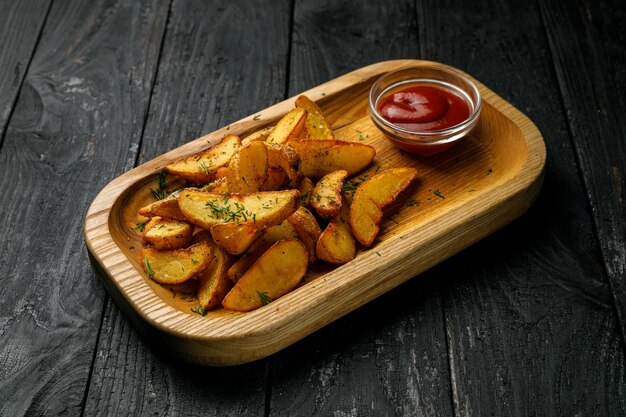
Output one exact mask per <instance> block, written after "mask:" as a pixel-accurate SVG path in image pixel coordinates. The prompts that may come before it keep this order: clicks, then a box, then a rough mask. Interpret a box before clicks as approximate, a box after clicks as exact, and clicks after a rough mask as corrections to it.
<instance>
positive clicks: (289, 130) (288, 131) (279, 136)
mask: <svg viewBox="0 0 626 417" xmlns="http://www.w3.org/2000/svg"><path fill="white" fill-rule="evenodd" d="M306 115H307V112H306V110H304V109H297V108H296V109H293V110H291V111H290V112H289V113H287V114H286V115H285V116H283V118H282V119H280V120H279V121H278V123H277V124H276V127H275V128H274V129H273V130H272V132H271V133H270V135H269V136H268V138H267V142H268V143H278V144H283V143H287V142H289V141H290V140H291V139H295V138H298V137H300V133H301V132H302V130H303V129H304V124H305V122H306Z"/></svg>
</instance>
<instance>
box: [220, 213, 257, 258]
mask: <svg viewBox="0 0 626 417" xmlns="http://www.w3.org/2000/svg"><path fill="white" fill-rule="evenodd" d="M262 232H263V229H259V228H258V227H257V225H256V224H255V223H254V222H252V221H250V222H246V223H232V222H231V223H218V224H214V225H213V226H211V236H213V240H214V241H215V243H216V244H217V245H218V246H219V247H221V248H223V249H224V250H225V251H226V252H228V253H230V254H233V255H240V254H242V253H244V252H245V251H246V249H248V247H249V246H250V245H251V244H252V242H254V241H255V240H256V238H257V237H259V236H260V235H261V233H262Z"/></svg>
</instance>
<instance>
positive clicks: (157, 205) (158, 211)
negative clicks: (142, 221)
mask: <svg viewBox="0 0 626 417" xmlns="http://www.w3.org/2000/svg"><path fill="white" fill-rule="evenodd" d="M180 191H181V190H178V191H174V192H173V193H172V194H170V195H169V196H167V197H165V198H164V199H162V200H157V201H155V202H153V203H150V204H148V205H147V206H144V207H142V208H140V209H139V210H138V211H137V214H139V215H141V216H145V217H154V216H159V217H167V218H170V219H174V220H186V218H185V215H184V214H183V213H182V212H181V211H180V208H179V207H178V196H179V195H180Z"/></svg>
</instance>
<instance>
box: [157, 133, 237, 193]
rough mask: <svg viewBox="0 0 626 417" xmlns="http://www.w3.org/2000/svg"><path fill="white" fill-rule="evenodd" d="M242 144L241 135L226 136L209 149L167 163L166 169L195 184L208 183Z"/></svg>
mask: <svg viewBox="0 0 626 417" xmlns="http://www.w3.org/2000/svg"><path fill="white" fill-rule="evenodd" d="M240 145H241V140H240V139H239V137H237V136H235V135H230V136H226V137H225V138H224V139H222V141H221V142H220V143H218V144H217V145H215V146H214V147H212V148H211V149H209V150H206V151H204V152H200V153H197V154H195V155H192V156H188V157H186V158H184V159H181V160H180V161H176V162H173V163H171V164H169V165H167V166H166V167H165V171H167V172H168V173H170V174H174V175H177V176H178V177H180V178H182V179H184V180H186V181H189V182H190V183H193V184H206V183H208V182H211V181H213V180H214V179H215V176H216V174H217V170H218V169H219V168H221V167H224V166H226V165H228V163H229V162H230V159H231V158H232V157H233V156H234V155H235V153H236V152H237V150H238V149H239V146H240Z"/></svg>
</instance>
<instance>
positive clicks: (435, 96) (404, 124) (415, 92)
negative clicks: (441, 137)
mask: <svg viewBox="0 0 626 417" xmlns="http://www.w3.org/2000/svg"><path fill="white" fill-rule="evenodd" d="M378 112H379V113H380V115H381V116H382V117H383V118H384V119H385V120H387V121H389V122H390V123H393V124H394V125H396V126H399V127H401V128H404V129H407V130H413V131H416V132H424V131H433V130H440V129H446V128H449V127H452V126H455V125H458V124H459V123H462V122H464V121H465V120H467V119H468V118H469V116H470V106H469V103H467V101H465V100H464V99H463V98H462V97H461V96H459V95H458V94H456V93H454V92H453V91H451V90H450V89H447V88H445V87H439V86H433V85H413V86H410V87H407V88H404V89H401V90H398V91H396V92H394V93H392V94H389V95H388V96H386V97H383V98H382V99H381V100H380V103H379V105H378Z"/></svg>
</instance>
